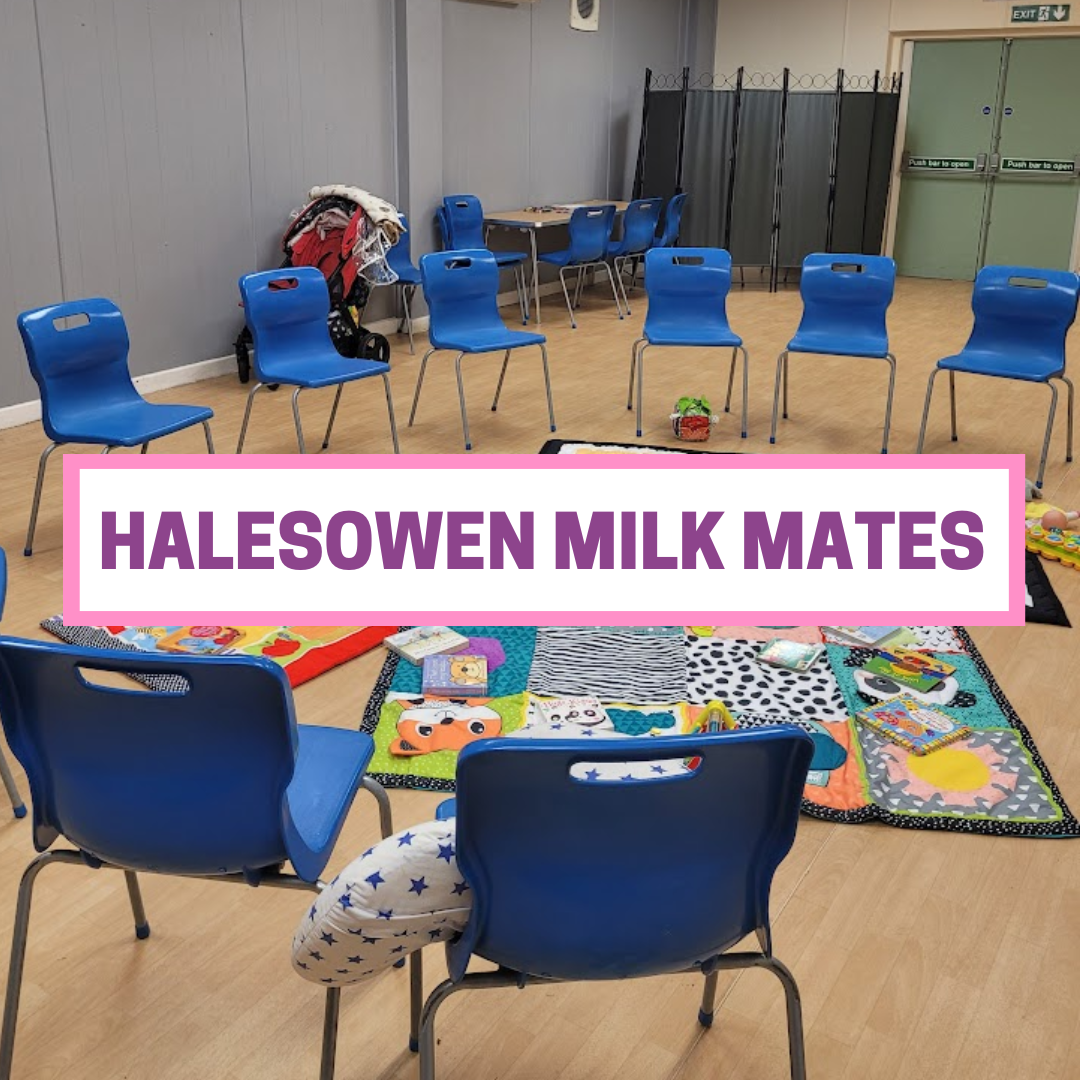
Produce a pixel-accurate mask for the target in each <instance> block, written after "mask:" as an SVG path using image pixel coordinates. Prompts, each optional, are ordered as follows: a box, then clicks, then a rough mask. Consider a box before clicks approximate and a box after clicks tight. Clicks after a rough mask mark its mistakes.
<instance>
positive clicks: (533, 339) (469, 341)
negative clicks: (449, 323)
mask: <svg viewBox="0 0 1080 1080" xmlns="http://www.w3.org/2000/svg"><path fill="white" fill-rule="evenodd" d="M430 340H431V345H432V347H433V348H435V349H448V350H450V351H451V352H463V353H487V352H501V351H502V350H504V349H525V348H528V347H529V346H530V345H544V344H546V343H547V338H546V337H544V335H543V334H533V333H530V331H528V330H511V329H509V328H508V327H503V328H502V329H500V328H499V327H497V326H485V327H482V328H479V329H476V330H464V329H463V330H458V331H456V332H455V331H450V332H449V333H447V332H443V333H438V332H435V333H432V334H431V335H430Z"/></svg>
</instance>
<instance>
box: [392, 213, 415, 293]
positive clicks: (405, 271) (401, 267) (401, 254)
mask: <svg viewBox="0 0 1080 1080" xmlns="http://www.w3.org/2000/svg"><path fill="white" fill-rule="evenodd" d="M398 217H399V218H401V235H400V236H399V237H398V239H397V243H396V244H394V245H393V246H392V247H391V248H390V250H389V251H388V252H387V253H386V261H387V264H388V265H389V267H390V269H391V270H393V271H394V273H395V274H397V275H398V277H403V276H409V277H411V276H412V275H413V273H414V271H415V270H416V267H415V266H413V261H412V241H411V239H410V237H409V221H408V219H407V218H406V217H405V215H404V214H398Z"/></svg>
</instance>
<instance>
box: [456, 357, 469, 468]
mask: <svg viewBox="0 0 1080 1080" xmlns="http://www.w3.org/2000/svg"><path fill="white" fill-rule="evenodd" d="M464 357H465V354H464V353H463V352H461V353H458V354H457V359H456V360H455V361H454V370H455V371H456V372H457V393H458V403H459V404H460V405H461V430H462V431H463V432H464V434H465V449H466V450H467V451H468V450H471V449H472V437H471V436H470V435H469V415H468V413H467V412H466V411H465V384H464V383H463V382H462V381H461V361H462V360H463V359H464Z"/></svg>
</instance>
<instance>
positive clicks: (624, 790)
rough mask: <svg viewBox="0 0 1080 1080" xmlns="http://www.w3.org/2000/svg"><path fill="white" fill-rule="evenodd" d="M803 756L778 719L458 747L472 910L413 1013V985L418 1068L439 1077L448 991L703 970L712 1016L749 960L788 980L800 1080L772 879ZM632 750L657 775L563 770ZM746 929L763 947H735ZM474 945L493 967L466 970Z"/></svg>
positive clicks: (798, 1039)
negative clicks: (772, 911) (745, 725)
mask: <svg viewBox="0 0 1080 1080" xmlns="http://www.w3.org/2000/svg"><path fill="white" fill-rule="evenodd" d="M812 755H813V743H812V741H811V739H810V736H809V735H807V734H806V733H805V732H804V731H802V730H800V729H799V728H796V727H791V726H787V725H781V726H777V727H772V728H759V729H756V730H750V731H740V732H725V733H721V734H712V735H696V736H676V737H668V738H663V737H661V738H655V739H625V740H623V739H618V740H608V741H604V742H603V743H599V744H597V743H595V742H593V743H583V740H581V739H566V740H551V741H546V740H545V741H530V740H524V739H513V738H510V739H485V740H481V741H480V742H476V743H473V744H472V745H471V746H468V747H466V748H465V750H463V751H462V752H461V755H460V757H459V758H458V769H457V838H456V841H455V844H456V852H455V854H456V858H457V862H458V866H459V867H460V869H461V871H462V874H463V875H464V877H465V880H466V881H467V883H468V885H469V887H470V889H471V890H472V900H473V906H472V914H471V916H470V919H469V922H468V925H467V926H466V927H465V930H464V932H463V933H462V934H461V936H460V937H459V938H458V939H457V940H455V941H454V942H452V943H451V944H450V945H448V947H447V966H448V968H449V978H448V979H447V980H446V981H444V982H443V983H441V984H440V985H439V986H437V987H436V988H435V990H433V991H432V993H431V995H430V996H429V997H428V999H427V1002H426V1004H425V1005H424V1006H423V1010H422V1012H421V1013H420V1014H419V1015H417V1005H418V1004H419V994H416V993H414V996H413V1031H414V1033H415V1034H416V1035H417V1036H418V1042H419V1050H420V1077H421V1080H434V1077H435V1047H436V1038H435V1017H436V1013H437V1012H438V1009H439V1007H440V1006H441V1005H442V1003H443V1002H444V1001H445V1000H446V999H447V998H448V997H449V996H450V995H451V994H454V993H456V992H457V991H459V990H465V989H470V988H482V987H499V986H525V985H526V984H528V983H540V984H545V983H549V982H550V981H552V980H560V981H574V982H576V981H585V980H588V981H592V980H606V979H627V978H637V977H642V976H648V975H661V974H674V973H677V972H698V973H700V974H701V975H703V976H704V978H705V989H704V996H703V1000H702V1003H701V1008H700V1010H699V1014H698V1019H699V1021H700V1023H701V1024H702V1026H704V1027H709V1026H710V1025H711V1024H712V1021H713V1013H714V1009H715V1005H716V988H717V980H718V977H719V973H720V972H721V971H724V970H729V969H732V968H746V967H761V968H765V969H767V970H769V971H771V972H773V974H774V975H776V976H777V978H778V979H779V980H780V982H781V983H782V984H783V987H784V991H785V995H786V999H787V1019H788V1039H789V1046H790V1054H791V1075H792V1077H793V1078H794V1080H804V1078H805V1076H806V1064H805V1051H804V1047H803V1032H802V1011H801V1006H800V1001H799V991H798V987H797V986H796V984H795V979H794V977H793V976H792V974H791V972H790V971H788V969H787V968H786V967H785V966H784V965H783V964H782V963H781V962H780V961H779V960H777V959H776V957H774V956H773V952H772V933H771V929H770V923H769V890H770V887H771V884H772V878H773V874H774V873H775V871H776V869H777V867H778V866H779V865H780V863H781V862H782V861H783V859H784V857H785V856H786V855H787V853H788V852H789V851H790V850H791V846H792V843H793V841H794V839H795V830H796V826H797V824H798V817H799V806H800V801H801V797H802V791H803V785H804V783H805V781H806V773H807V768H808V767H809V764H810V759H811V757H812ZM687 758H698V759H699V760H700V764H699V765H698V767H697V768H696V769H695V770H694V771H692V772H685V771H683V770H682V769H681V764H682V762H684V761H685V760H686V759H687ZM638 761H650V762H657V763H658V764H657V768H658V769H660V770H661V772H658V774H657V776H656V778H655V779H648V780H641V779H637V780H632V779H629V778H627V779H625V780H610V779H608V780H603V779H601V780H590V779H588V772H585V774H584V776H581V775H571V771H570V770H571V769H572V768H573V767H574V766H576V765H582V764H583V763H586V762H587V763H596V762H600V763H611V762H638ZM668 761H670V763H671V764H670V765H666V764H665V762H668ZM665 769H666V770H667V775H664V774H663V770H665ZM579 772H580V770H579ZM508 806H513V807H514V808H515V810H514V813H513V814H507V813H506V808H507V807H508ZM725 823H726V825H725ZM598 852H602V857H597V853H598ZM749 934H755V935H756V936H757V940H758V943H759V945H760V949H758V950H740V951H738V952H730V951H729V950H730V949H732V948H733V947H734V946H735V945H737V944H738V943H739V942H740V941H742V939H743V938H745V937H746V936H747V935H749ZM474 956H475V957H476V958H478V959H482V960H484V961H486V962H489V963H492V964H495V965H497V968H498V969H497V970H495V971H491V970H485V971H480V972H473V973H468V967H469V962H470V960H471V959H472V958H473V957H474ZM414 989H415V987H414ZM444 1038H445V1036H444Z"/></svg>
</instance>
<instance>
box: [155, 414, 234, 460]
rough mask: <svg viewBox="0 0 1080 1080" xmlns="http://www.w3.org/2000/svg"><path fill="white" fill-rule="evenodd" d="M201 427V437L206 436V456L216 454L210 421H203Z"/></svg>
mask: <svg viewBox="0 0 1080 1080" xmlns="http://www.w3.org/2000/svg"><path fill="white" fill-rule="evenodd" d="M202 426H203V435H205V436H206V452H207V453H208V454H214V453H217V451H216V450H215V449H214V436H213V434H212V433H211V431H210V421H209V420H204V421H203V422H202ZM147 445H148V446H149V445H150V444H149V443H147Z"/></svg>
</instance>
